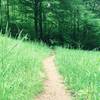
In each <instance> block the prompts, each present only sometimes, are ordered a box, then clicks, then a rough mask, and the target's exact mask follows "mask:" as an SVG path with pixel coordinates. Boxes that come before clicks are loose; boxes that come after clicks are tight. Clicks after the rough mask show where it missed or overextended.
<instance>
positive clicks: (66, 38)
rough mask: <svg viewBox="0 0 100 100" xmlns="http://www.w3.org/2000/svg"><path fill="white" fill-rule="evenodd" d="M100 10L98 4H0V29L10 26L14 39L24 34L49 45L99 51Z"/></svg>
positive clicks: (88, 0) (31, 0) (43, 0)
mask: <svg viewBox="0 0 100 100" xmlns="http://www.w3.org/2000/svg"><path fill="white" fill-rule="evenodd" d="M99 6H100V1H99V0H63V1H60V0H17V1H16V0H13V1H12V0H0V14H1V16H0V29H2V30H5V26H6V24H7V23H9V29H10V30H11V31H10V32H11V34H12V36H13V37H14V36H16V34H17V35H18V33H19V31H20V30H23V34H29V38H30V39H31V40H36V39H38V40H42V41H43V42H46V43H47V44H49V45H62V46H67V45H70V47H73V48H78V47H79V44H80V47H81V48H82V49H94V48H99V47H100V38H99V37H100V23H98V21H99V20H100V13H99V12H100V7H99ZM12 26H13V27H12ZM16 26H17V27H16ZM93 37H94V38H93ZM51 41H53V44H52V42H51Z"/></svg>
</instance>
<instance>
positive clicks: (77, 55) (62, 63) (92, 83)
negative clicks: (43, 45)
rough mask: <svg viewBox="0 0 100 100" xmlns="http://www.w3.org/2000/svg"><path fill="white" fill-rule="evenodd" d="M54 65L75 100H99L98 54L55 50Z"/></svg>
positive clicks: (99, 66) (99, 75)
mask: <svg viewBox="0 0 100 100" xmlns="http://www.w3.org/2000/svg"><path fill="white" fill-rule="evenodd" d="M56 64H57V65H58V68H59V72H60V73H61V75H62V76H63V78H64V82H65V85H66V86H67V87H68V88H69V89H71V92H72V94H73V96H74V99H75V100H100V52H93V51H82V50H69V49H62V48H57V49H56Z"/></svg>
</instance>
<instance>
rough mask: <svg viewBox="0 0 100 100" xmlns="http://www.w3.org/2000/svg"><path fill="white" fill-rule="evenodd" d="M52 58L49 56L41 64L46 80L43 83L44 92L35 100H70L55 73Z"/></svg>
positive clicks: (57, 74) (58, 76)
mask: <svg viewBox="0 0 100 100" xmlns="http://www.w3.org/2000/svg"><path fill="white" fill-rule="evenodd" d="M54 58H55V57H54V56H50V57H48V58H47V59H45V60H44V62H43V64H44V69H45V72H46V74H47V78H48V79H47V80H46V81H45V91H44V92H43V93H42V94H41V95H40V96H39V97H38V98H37V99H36V100H72V99H71V96H70V93H68V92H67V91H66V90H65V87H64V85H63V82H62V79H61V77H60V75H59V73H58V72H57V69H56V66H55V64H54Z"/></svg>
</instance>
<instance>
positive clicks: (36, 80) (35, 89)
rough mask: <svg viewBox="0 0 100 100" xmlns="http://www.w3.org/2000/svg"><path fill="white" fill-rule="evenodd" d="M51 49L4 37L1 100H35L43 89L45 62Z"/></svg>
mask: <svg viewBox="0 0 100 100" xmlns="http://www.w3.org/2000/svg"><path fill="white" fill-rule="evenodd" d="M48 54H49V49H48V48H47V47H46V46H45V45H43V44H42V43H41V44H38V43H27V42H23V41H22V40H13V39H10V38H8V37H3V36H0V100H34V98H35V97H36V95H38V94H39V93H40V92H42V90H43V78H44V72H43V68H42V59H43V58H44V57H45V56H47V55H48Z"/></svg>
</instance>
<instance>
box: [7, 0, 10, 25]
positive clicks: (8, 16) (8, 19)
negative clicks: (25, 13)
mask: <svg viewBox="0 0 100 100" xmlns="http://www.w3.org/2000/svg"><path fill="white" fill-rule="evenodd" d="M6 14H7V15H6V16H7V23H8V25H9V22H10V15H9V0H7V13H6Z"/></svg>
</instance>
